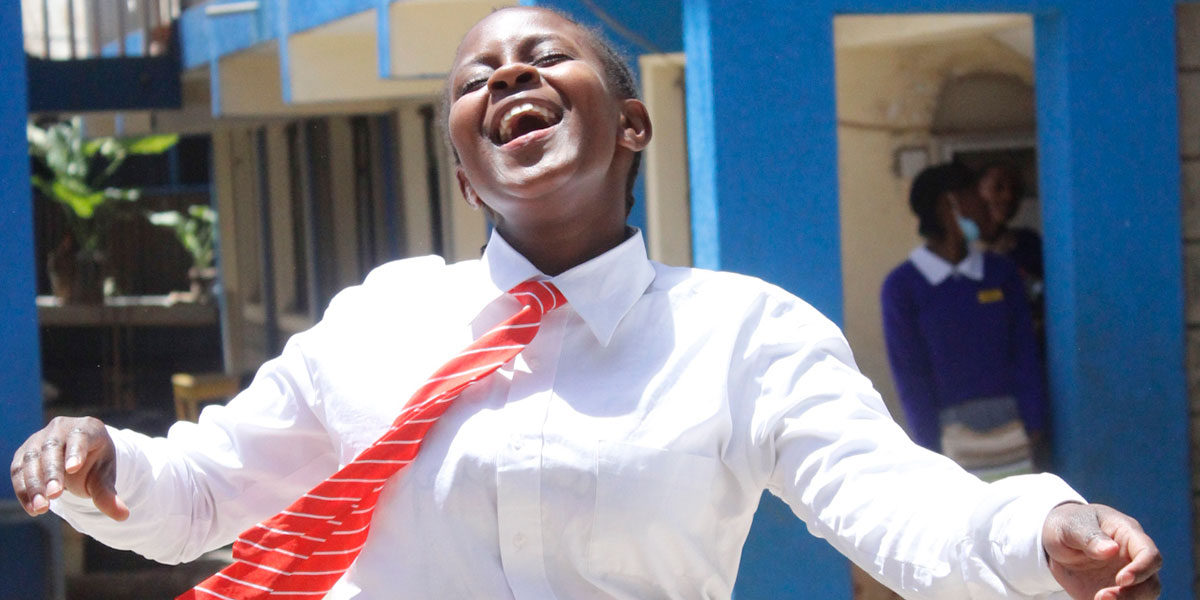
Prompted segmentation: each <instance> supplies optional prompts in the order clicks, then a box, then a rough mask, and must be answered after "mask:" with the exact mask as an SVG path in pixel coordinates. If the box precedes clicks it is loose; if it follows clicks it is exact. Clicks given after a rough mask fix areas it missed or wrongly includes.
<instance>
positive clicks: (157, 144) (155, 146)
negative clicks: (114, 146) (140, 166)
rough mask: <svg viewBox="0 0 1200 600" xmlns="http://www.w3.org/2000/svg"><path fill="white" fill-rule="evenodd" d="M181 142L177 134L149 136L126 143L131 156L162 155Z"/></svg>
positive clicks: (126, 148)
mask: <svg viewBox="0 0 1200 600" xmlns="http://www.w3.org/2000/svg"><path fill="white" fill-rule="evenodd" d="M178 142H179V136H178V135H177V134H170V135H148V136H146V137H140V138H137V139H134V140H129V141H126V142H124V146H125V150H126V151H128V152H129V153H130V154H161V153H163V152H166V151H167V150H169V149H171V147H172V146H174V145H175V144H177V143H178Z"/></svg>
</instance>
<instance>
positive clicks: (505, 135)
mask: <svg viewBox="0 0 1200 600" xmlns="http://www.w3.org/2000/svg"><path fill="white" fill-rule="evenodd" d="M559 121H562V115H561V114H558V113H555V112H554V111H552V110H550V109H548V108H545V107H543V106H538V105H536V104H533V103H532V102H525V103H522V104H518V105H516V106H514V107H512V108H510V109H508V111H507V112H505V113H504V115H503V116H501V117H500V121H499V123H498V125H497V127H496V130H495V131H493V132H492V141H493V142H494V143H496V144H497V145H501V146H503V145H504V144H507V143H509V142H511V141H513V140H515V139H517V138H519V137H521V136H524V135H528V134H530V133H533V132H535V131H539V130H542V129H547V128H549V127H553V126H555V125H558V123H559Z"/></svg>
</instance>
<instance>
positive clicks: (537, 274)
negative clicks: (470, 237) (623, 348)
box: [473, 228, 654, 346]
mask: <svg viewBox="0 0 1200 600" xmlns="http://www.w3.org/2000/svg"><path fill="white" fill-rule="evenodd" d="M482 265H483V268H484V271H485V272H486V273H487V275H488V279H489V280H490V282H491V285H492V286H493V287H494V289H493V290H491V292H492V293H491V294H489V295H488V297H487V298H486V301H487V302H491V301H492V300H494V299H495V298H496V297H498V296H499V295H501V294H503V293H505V292H507V291H508V290H510V289H512V287H513V286H515V285H517V284H518V283H521V282H522V281H526V280H529V279H541V280H548V281H551V282H553V283H554V285H556V286H557V287H558V289H559V290H560V291H562V293H563V295H564V296H566V297H567V303H568V304H569V306H570V307H571V308H573V309H574V310H575V312H576V313H577V314H578V315H579V316H580V318H582V319H583V322H584V323H586V324H587V326H588V329H590V330H591V332H592V334H593V335H595V336H596V340H597V341H599V342H600V344H601V345H602V346H607V345H608V342H609V340H611V339H612V336H613V332H614V331H615V330H616V328H617V324H618V323H620V322H621V319H622V318H623V317H624V316H625V315H626V314H627V313H628V312H629V310H630V309H631V308H633V304H634V303H635V302H637V300H638V298H640V297H641V296H642V294H643V293H645V291H646V288H648V287H649V286H650V283H651V282H652V281H653V280H654V267H653V266H652V265H651V264H650V259H649V258H647V257H646V244H645V242H644V241H643V239H642V232H641V230H638V229H636V228H633V235H631V236H629V238H628V239H626V240H625V241H624V242H621V244H619V245H618V246H617V247H615V248H613V249H611V250H609V251H608V252H605V253H604V254H601V255H600V256H597V257H596V258H593V259H591V260H589V261H587V262H585V263H583V264H581V265H577V266H575V267H572V268H571V269H569V270H567V271H565V272H563V273H560V274H558V275H556V276H554V277H549V276H547V275H545V274H544V273H542V272H541V271H539V270H538V268H537V267H535V266H533V263H530V262H529V261H528V260H527V259H526V258H525V257H524V256H522V255H521V253H520V252H517V251H516V249H514V248H513V247H512V246H510V245H509V244H508V242H507V241H505V240H504V238H503V237H501V235H500V233H499V232H498V231H495V230H492V236H491V239H489V240H488V244H487V248H486V249H485V250H484V252H483V260H482ZM480 309H481V310H482V307H480ZM473 318H474V314H473Z"/></svg>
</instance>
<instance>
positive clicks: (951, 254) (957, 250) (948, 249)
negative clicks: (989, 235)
mask: <svg viewBox="0 0 1200 600" xmlns="http://www.w3.org/2000/svg"><path fill="white" fill-rule="evenodd" d="M925 247H926V248H928V249H929V251H930V252H933V253H934V254H936V255H938V256H940V257H941V258H942V260H944V261H946V262H948V263H950V264H952V265H957V264H958V263H960V262H962V261H963V259H965V258H967V244H966V242H965V241H963V240H962V239H960V238H957V237H954V236H946V237H944V238H942V239H940V240H936V241H934V240H929V241H927V242H926V243H925Z"/></svg>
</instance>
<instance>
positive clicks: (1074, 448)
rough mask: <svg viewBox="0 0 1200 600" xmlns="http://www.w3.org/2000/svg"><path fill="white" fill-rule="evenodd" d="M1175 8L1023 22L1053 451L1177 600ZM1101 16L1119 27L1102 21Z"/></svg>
mask: <svg viewBox="0 0 1200 600" xmlns="http://www.w3.org/2000/svg"><path fill="white" fill-rule="evenodd" d="M1174 14H1175V13H1174V3H1173V2H1170V1H1154V2H1138V3H1128V2H1122V1H1119V0H1117V1H1106V2H1088V1H1085V0H1079V1H1073V2H1069V3H1064V6H1063V7H1062V9H1061V10H1060V11H1056V12H1053V13H1047V14H1044V15H1041V16H1039V17H1038V18H1037V21H1036V34H1037V38H1038V56H1037V69H1036V71H1037V77H1038V80H1037V94H1038V126H1039V131H1038V137H1039V140H1040V152H1041V165H1040V167H1041V168H1040V170H1041V177H1042V197H1043V198H1044V201H1043V207H1044V209H1043V210H1044V223H1045V234H1046V240H1047V242H1048V243H1047V244H1046V250H1045V253H1046V256H1045V258H1046V275H1047V277H1046V281H1047V290H1046V298H1047V319H1046V321H1047V337H1048V341H1049V353H1048V354H1049V356H1048V360H1049V367H1050V368H1049V373H1050V384H1051V392H1052V397H1053V400H1054V419H1055V424H1054V432H1055V439H1054V443H1055V458H1056V462H1057V465H1058V466H1059V470H1060V471H1061V473H1062V474H1063V476H1064V477H1065V478H1066V479H1067V480H1068V481H1069V482H1070V483H1071V484H1072V485H1074V486H1076V487H1077V488H1078V489H1079V490H1080V491H1081V492H1082V493H1083V494H1084V495H1085V496H1087V497H1088V498H1089V499H1090V500H1092V501H1095V502H1102V503H1106V504H1112V505H1114V506H1116V507H1118V508H1120V509H1121V510H1123V511H1125V512H1128V513H1130V514H1132V515H1134V516H1135V517H1137V519H1138V520H1139V521H1141V523H1142V524H1143V526H1144V527H1145V528H1146V530H1147V531H1149V532H1150V533H1151V534H1152V535H1153V536H1154V538H1155V540H1156V541H1157V543H1158V545H1159V547H1160V548H1162V550H1163V554H1164V556H1165V557H1166V566H1165V568H1164V570H1163V584H1164V587H1163V597H1164V598H1185V597H1190V595H1191V593H1190V590H1191V585H1192V574H1193V562H1192V539H1191V536H1192V531H1193V530H1192V528H1190V527H1189V526H1188V525H1189V524H1190V523H1191V522H1192V520H1191V519H1192V515H1191V492H1190V490H1189V484H1188V483H1189V468H1188V441H1187V440H1188V402H1187V388H1186V377H1185V367H1184V365H1185V358H1184V357H1185V340H1184V335H1185V325H1184V292H1183V264H1182V257H1183V248H1182V234H1181V232H1182V225H1181V208H1180V167H1179V164H1180V163H1179V144H1178V136H1179V123H1178V104H1177V87H1176V79H1177V76H1176V58H1175V19H1174ZM1113 23H1121V24H1122V25H1121V26H1120V27H1113V26H1112V24H1113Z"/></svg>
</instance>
